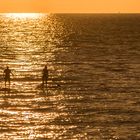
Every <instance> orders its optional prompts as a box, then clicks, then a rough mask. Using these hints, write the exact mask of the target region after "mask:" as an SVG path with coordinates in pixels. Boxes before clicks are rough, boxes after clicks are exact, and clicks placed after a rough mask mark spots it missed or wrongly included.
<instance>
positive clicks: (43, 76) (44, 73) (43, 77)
mask: <svg viewBox="0 0 140 140" xmlns="http://www.w3.org/2000/svg"><path fill="white" fill-rule="evenodd" d="M47 81H48V69H47V66H45V67H44V69H43V72H42V84H43V86H44V83H46V85H47Z"/></svg>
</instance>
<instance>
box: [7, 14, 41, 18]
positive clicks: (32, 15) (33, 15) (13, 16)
mask: <svg viewBox="0 0 140 140" xmlns="http://www.w3.org/2000/svg"><path fill="white" fill-rule="evenodd" d="M42 15H43V14H40V13H8V14H6V16H7V17H10V18H20V19H27V18H39V17H40V16H42Z"/></svg>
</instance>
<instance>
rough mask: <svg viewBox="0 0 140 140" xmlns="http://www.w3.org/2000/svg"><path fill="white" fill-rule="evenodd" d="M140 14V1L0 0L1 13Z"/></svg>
mask: <svg viewBox="0 0 140 140" xmlns="http://www.w3.org/2000/svg"><path fill="white" fill-rule="evenodd" d="M20 12H21V13H118V12H119V13H140V0H0V13H20Z"/></svg>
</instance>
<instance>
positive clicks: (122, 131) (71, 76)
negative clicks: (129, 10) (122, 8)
mask: <svg viewBox="0 0 140 140" xmlns="http://www.w3.org/2000/svg"><path fill="white" fill-rule="evenodd" d="M139 21H140V15H100V14H97V15H96V14H95V15H92V14H91V15H88V14H83V15H82V14H79V15H77V14H69V15H68V14H64V15H62V14H50V15H47V14H40V15H33V16H30V17H24V16H23V17H22V18H20V17H18V16H17V15H10V14H2V15H1V16H0V36H1V37H0V75H1V76H0V138H1V139H28V140H31V139H33V140H34V139H56V140H58V139H62V140H64V139H72V140H76V139H79V140H81V139H84V140H86V139H87V140H88V139H95V140H101V139H103V140H104V139H106V140H108V139H126V140H128V139H140V132H139V129H140V127H139V126H140V94H139V93H140V86H139V85H140V63H139V60H140V57H139V56H140V35H139V33H140V22H139ZM45 64H47V66H48V70H49V80H48V85H47V88H46V87H45V88H41V86H40V84H41V72H42V69H43V67H44V65H45ZM7 65H9V67H10V68H11V69H12V72H13V73H14V76H13V77H12V82H11V86H10V89H7V90H5V89H4V88H5V86H4V81H3V76H2V74H3V70H4V69H5V67H6V66H7Z"/></svg>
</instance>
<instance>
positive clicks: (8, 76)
mask: <svg viewBox="0 0 140 140" xmlns="http://www.w3.org/2000/svg"><path fill="white" fill-rule="evenodd" d="M10 74H12V72H11V70H10V69H9V67H8V66H7V68H6V69H5V70H4V79H5V87H6V82H8V83H9V86H10V82H11V79H10Z"/></svg>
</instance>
